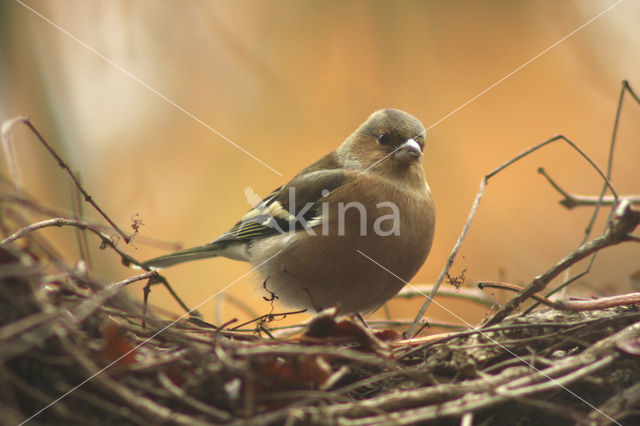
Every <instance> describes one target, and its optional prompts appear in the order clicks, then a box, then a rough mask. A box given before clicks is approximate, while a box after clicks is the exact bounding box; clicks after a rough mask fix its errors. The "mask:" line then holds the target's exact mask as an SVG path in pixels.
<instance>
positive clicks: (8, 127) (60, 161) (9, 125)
mask: <svg viewBox="0 0 640 426" xmlns="http://www.w3.org/2000/svg"><path fill="white" fill-rule="evenodd" d="M19 123H23V124H25V125H26V126H27V127H28V128H29V129H30V130H31V132H33V134H34V135H35V136H36V138H38V140H39V141H40V143H42V145H44V147H45V148H46V149H47V151H49V153H50V154H51V155H52V156H53V158H55V159H56V161H57V162H58V165H59V166H60V167H61V168H62V169H63V170H65V171H66V172H67V174H68V175H69V176H70V177H71V179H72V180H73V183H74V184H75V185H76V187H77V188H78V190H79V191H80V192H81V193H82V196H83V197H84V200H85V201H86V202H87V203H89V204H91V205H92V206H93V208H94V209H96V211H97V212H98V213H100V215H101V216H102V217H103V218H104V219H105V220H106V221H107V222H109V225H111V226H112V227H113V229H114V230H115V231H116V232H117V233H118V234H119V235H120V236H121V237H122V239H123V240H124V241H125V242H126V243H129V241H131V237H130V236H129V235H127V234H126V233H124V232H123V231H122V230H121V229H120V228H119V227H118V225H116V224H115V222H113V221H112V220H111V218H110V217H109V216H107V214H106V213H105V212H104V211H103V210H102V209H101V208H100V206H99V205H98V204H97V203H96V202H95V201H93V198H92V197H91V195H89V193H88V192H87V191H86V190H85V189H84V187H83V186H82V184H81V183H80V180H79V179H78V177H77V176H76V175H75V174H74V173H73V172H72V171H71V168H70V167H69V166H68V165H67V163H66V162H65V161H64V160H63V159H62V157H60V156H59V155H58V153H57V152H56V151H55V150H54V149H53V147H52V146H51V145H49V143H48V142H47V141H46V140H45V139H44V137H43V136H42V135H41V134H40V132H39V131H38V129H36V127H35V126H34V125H33V123H31V120H30V119H29V117H25V116H21V117H16V118H14V119H12V120H8V121H5V122H4V123H3V125H2V135H3V140H5V138H6V136H5V135H8V134H9V133H10V131H11V128H12V127H13V126H15V125H16V124H19ZM6 141H7V142H5V144H9V142H8V141H9V138H6Z"/></svg>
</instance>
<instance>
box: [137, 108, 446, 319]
mask: <svg viewBox="0 0 640 426" xmlns="http://www.w3.org/2000/svg"><path fill="white" fill-rule="evenodd" d="M425 133H426V130H425V128H424V126H423V125H422V123H421V122H420V121H419V120H418V119H416V118H415V117H413V116H412V115H410V114H408V113H406V112H403V111H400V110H397V109H383V110H380V111H377V112H374V113H373V114H372V115H371V116H370V117H369V118H368V119H367V121H365V122H364V124H362V125H361V126H360V127H359V128H358V129H357V130H356V131H355V132H354V133H353V134H352V135H351V136H349V137H348V138H347V139H346V140H345V141H344V142H343V143H342V145H340V146H339V147H338V148H337V149H336V150H335V151H333V152H331V153H329V154H327V155H325V156H324V157H322V158H320V159H319V160H318V161H316V162H314V163H313V164H311V165H310V166H309V167H307V168H306V169H304V170H302V171H301V172H300V173H298V174H297V175H296V176H295V177H294V178H293V179H291V181H290V182H289V183H287V184H285V185H283V186H281V187H280V188H278V189H276V190H275V191H273V192H272V193H271V194H269V195H268V196H267V197H266V198H265V199H264V200H262V201H261V202H260V203H258V204H257V205H256V206H255V207H254V208H253V209H252V210H250V211H249V212H248V213H247V214H246V215H244V217H243V218H242V219H241V220H240V221H239V222H238V223H236V224H235V225H234V226H233V227H232V228H231V229H230V230H229V231H227V232H226V233H224V234H222V235H221V236H220V237H218V238H217V239H215V240H214V241H213V242H211V243H209V244H206V245H202V246H198V247H193V248H190V249H186V250H182V251H178V252H176V253H172V254H168V255H165V256H160V257H156V258H154V259H151V260H148V261H147V262H145V265H146V266H149V267H156V268H161V267H166V266H171V265H174V264H177V263H182V262H186V261H190V260H195V259H203V258H209V257H215V256H224V257H227V258H230V259H235V260H242V261H246V262H249V263H251V264H252V265H253V266H254V267H255V268H256V269H257V271H258V272H259V274H260V275H261V277H262V281H261V283H262V286H264V288H265V289H267V291H269V292H272V294H273V295H275V296H276V297H277V298H278V299H280V300H281V301H282V302H284V303H285V304H286V305H289V306H292V307H298V308H309V309H312V310H315V311H319V310H321V309H324V308H328V307H331V306H338V308H339V312H340V314H351V313H361V314H366V313H370V312H373V311H374V310H376V309H377V308H379V307H380V306H382V304H384V303H385V302H386V301H387V300H389V299H390V298H392V297H393V296H395V295H396V294H397V293H398V291H400V289H401V288H402V287H403V286H404V284H405V282H408V281H409V280H410V279H411V278H412V277H413V276H414V275H415V274H416V272H417V271H418V269H419V268H420V267H421V266H422V264H423V263H424V261H425V260H426V258H427V255H428V254H429V250H430V248H431V242H432V240H433V233H434V225H435V208H434V203H433V198H432V196H431V191H430V190H429V186H428V185H427V182H426V180H425V176H424V170H423V168H422V161H421V160H422V150H423V148H424V140H425ZM367 257H368V258H367ZM374 261H375V262H377V263H378V264H379V265H377V264H376V263H374ZM394 275H395V276H394Z"/></svg>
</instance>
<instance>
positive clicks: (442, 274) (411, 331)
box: [407, 135, 618, 337]
mask: <svg viewBox="0 0 640 426" xmlns="http://www.w3.org/2000/svg"><path fill="white" fill-rule="evenodd" d="M556 141H564V142H566V143H567V144H569V146H571V147H572V148H573V149H574V150H575V151H576V152H578V154H580V156H582V158H584V159H585V160H586V161H587V162H588V163H589V164H590V165H591V167H593V169H594V170H595V171H596V172H597V173H598V174H599V175H600V177H601V178H602V180H603V181H604V182H605V185H606V187H607V188H609V189H610V190H611V193H612V194H613V196H614V197H615V199H616V200H617V199H618V194H617V192H616V191H615V189H614V188H613V186H611V183H610V182H609V179H608V178H607V177H606V176H605V175H604V174H603V173H602V170H600V168H599V167H598V166H597V165H596V164H595V163H594V162H593V160H591V158H589V156H587V155H586V154H585V153H584V152H583V151H582V150H581V149H580V148H579V147H578V146H577V145H576V144H575V143H574V142H572V141H571V140H570V139H568V138H566V137H565V136H563V135H557V136H554V137H552V138H550V139H547V140H546V141H543V142H540V143H539V144H537V145H534V146H533V147H531V148H529V149H527V150H525V151H523V152H521V153H520V154H518V155H516V156H515V157H513V158H511V159H510V160H508V161H506V162H505V163H503V164H502V165H500V166H498V167H497V168H496V169H494V170H493V171H492V172H491V173H489V174H487V175H485V176H484V177H483V178H482V181H481V182H480V188H479V189H478V193H477V194H476V198H475V200H474V201H473V204H472V206H471V211H470V212H469V217H468V218H467V222H466V223H465V225H464V227H463V228H462V233H461V234H460V236H459V237H458V241H456V244H455V246H454V247H453V250H452V251H451V254H450V255H449V258H448V259H447V262H446V263H445V266H444V268H443V269H442V272H440V276H438V279H437V280H436V283H435V284H434V287H433V290H432V291H431V294H429V296H428V297H427V300H425V302H424V304H423V305H422V307H421V308H420V310H419V311H418V314H417V315H416V317H415V319H414V320H413V324H411V327H409V331H408V332H407V334H408V336H409V337H412V336H414V335H415V330H416V328H417V327H418V324H419V323H420V319H421V318H422V316H423V315H424V313H425V312H426V310H427V308H428V307H429V304H430V303H431V300H433V298H434V297H435V295H436V293H437V291H438V288H439V287H440V284H441V283H442V280H444V277H445V276H446V275H447V274H448V273H449V270H450V269H451V266H452V265H453V261H454V260H455V257H456V256H457V254H458V251H459V250H460V247H461V246H462V242H463V241H464V238H465V237H466V235H467V231H468V230H469V227H470V226H471V222H473V219H474V217H475V215H476V211H477V210H478V205H479V204H480V199H481V198H482V194H483V193H484V188H485V187H486V185H487V184H488V182H489V179H491V178H492V177H493V176H495V175H496V174H498V173H500V172H501V171H503V170H504V169H506V168H507V167H509V166H510V165H512V164H513V163H515V162H517V161H518V160H520V159H522V158H524V157H526V156H527V155H529V154H531V153H533V152H535V151H537V150H538V149H540V148H542V147H544V146H546V145H549V144H551V143H553V142H556Z"/></svg>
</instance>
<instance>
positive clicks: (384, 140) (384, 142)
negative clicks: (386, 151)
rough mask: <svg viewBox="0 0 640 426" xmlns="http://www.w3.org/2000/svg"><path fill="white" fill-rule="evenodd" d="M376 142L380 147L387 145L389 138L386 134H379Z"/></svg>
mask: <svg viewBox="0 0 640 426" xmlns="http://www.w3.org/2000/svg"><path fill="white" fill-rule="evenodd" d="M378 142H379V143H380V145H387V144H388V143H389V142H391V136H389V135H388V134H386V133H380V134H379V135H378Z"/></svg>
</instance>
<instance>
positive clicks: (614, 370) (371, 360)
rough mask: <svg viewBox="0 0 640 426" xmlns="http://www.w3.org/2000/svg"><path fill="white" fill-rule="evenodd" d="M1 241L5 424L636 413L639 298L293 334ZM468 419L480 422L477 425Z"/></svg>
mask: <svg viewBox="0 0 640 426" xmlns="http://www.w3.org/2000/svg"><path fill="white" fill-rule="evenodd" d="M32 247H33V246H32V244H26V245H23V246H22V247H21V248H18V247H16V246H4V247H3V248H2V249H0V270H1V271H2V274H1V276H0V280H1V281H0V326H1V328H0V361H1V364H0V376H1V377H2V380H0V395H2V397H1V398H0V401H1V402H0V405H1V407H0V411H2V412H3V413H4V414H3V416H2V422H3V423H6V424H19V423H22V422H25V421H28V420H30V421H33V422H34V423H35V424H38V423H60V424H62V423H80V422H83V423H87V422H89V423H91V424H98V423H102V424H105V423H108V424H111V423H113V424H116V423H117V424H129V423H130V424H149V423H167V424H173V423H175V424H189V425H192V424H221V423H222V424H238V425H240V424H257V425H258V424H282V423H285V424H333V423H335V424H413V423H420V422H429V421H433V422H439V423H438V424H449V423H451V424H459V422H460V421H461V420H460V419H463V420H464V419H468V420H471V419H472V420H473V424H558V423H560V422H567V421H570V422H578V423H579V422H583V423H585V424H608V423H612V422H613V421H617V422H621V423H623V424H637V422H638V421H639V420H640V411H638V410H640V405H639V404H640V362H639V361H638V356H640V310H638V309H637V307H636V306H634V305H633V304H627V305H624V306H615V307H609V308H604V309H595V310H588V311H561V310H557V309H555V308H544V309H541V310H538V311H534V312H533V313H531V314H529V315H527V316H515V317H509V318H507V319H506V320H503V321H501V322H500V323H499V324H497V325H493V326H490V327H487V328H483V329H472V330H465V331H461V332H456V333H450V334H447V335H440V336H437V337H436V338H424V337H422V338H415V339H405V340H398V336H397V335H395V334H394V333H388V332H384V331H382V332H380V331H373V330H370V329H368V328H366V327H365V326H364V325H362V324H360V323H359V322H358V321H356V320H348V319H344V320H340V319H336V318H335V316H334V315H333V313H332V312H325V313H321V314H319V315H318V316H316V317H315V318H314V319H312V320H311V322H310V323H309V324H307V326H306V328H305V331H304V332H303V333H302V335H299V336H297V337H295V338H287V339H271V338H265V337H259V336H257V335H256V334H242V333H237V332H230V331H224V330H220V329H213V328H210V327H208V326H206V325H204V324H199V323H197V322H196V323H194V322H192V321H188V320H185V321H181V322H177V323H175V324H173V326H171V327H167V325H168V324H169V323H168V322H167V321H161V320H158V319H156V318H154V317H153V316H151V315H146V316H143V314H142V312H143V309H142V306H141V304H140V302H137V301H133V300H132V299H131V298H130V297H129V296H127V294H126V293H124V292H122V291H121V289H122V287H123V284H122V283H114V284H104V283H101V282H98V281H96V280H94V279H90V278H88V276H87V275H86V274H85V273H83V272H82V271H78V270H72V269H66V268H64V267H62V268H61V267H60V264H58V265H56V266H53V264H52V262H51V260H45V259H43V258H41V257H40V256H39V255H37V254H36V253H35V252H37V250H33V249H32ZM468 424H471V423H468Z"/></svg>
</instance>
